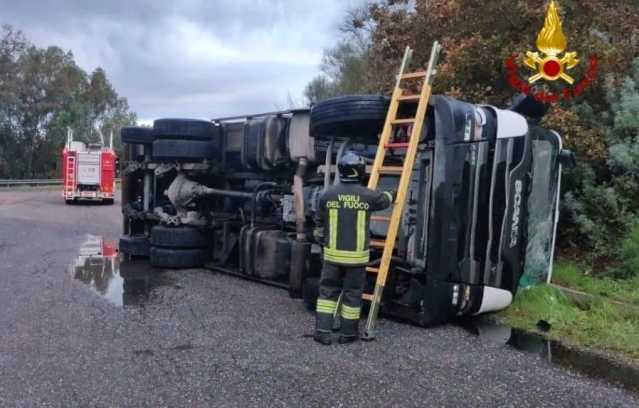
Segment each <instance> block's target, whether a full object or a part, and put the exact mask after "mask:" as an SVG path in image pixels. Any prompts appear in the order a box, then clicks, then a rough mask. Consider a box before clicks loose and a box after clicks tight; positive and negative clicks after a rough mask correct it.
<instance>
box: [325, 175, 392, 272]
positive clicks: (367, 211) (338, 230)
mask: <svg viewBox="0 0 639 408" xmlns="http://www.w3.org/2000/svg"><path fill="white" fill-rule="evenodd" d="M392 201H393V196H392V194H391V193H388V192H377V191H373V190H369V189H368V188H366V187H364V186H361V185H359V184H355V183H342V184H340V185H337V186H332V187H329V188H328V189H327V190H326V191H325V192H324V194H322V196H321V197H320V201H319V214H318V215H319V217H320V219H319V223H320V225H323V226H324V239H325V241H324V243H325V246H324V260H325V261H328V262H331V263H334V264H338V265H352V266H356V265H357V266H358V265H363V264H366V263H368V261H369V242H370V233H369V225H370V218H371V213H372V212H374V211H379V210H383V209H385V208H388V207H389V206H390V205H391V204H392Z"/></svg>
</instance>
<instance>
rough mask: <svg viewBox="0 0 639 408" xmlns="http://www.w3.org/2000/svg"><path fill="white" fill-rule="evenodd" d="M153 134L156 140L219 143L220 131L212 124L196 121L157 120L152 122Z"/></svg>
mask: <svg viewBox="0 0 639 408" xmlns="http://www.w3.org/2000/svg"><path fill="white" fill-rule="evenodd" d="M153 133H154V134H155V137H157V138H158V139H183V140H200V141H209V142H210V141H219V140H221V138H222V129H221V128H220V127H219V126H216V125H214V124H213V123H212V122H209V121H206V120H197V119H158V120H156V121H155V122H153Z"/></svg>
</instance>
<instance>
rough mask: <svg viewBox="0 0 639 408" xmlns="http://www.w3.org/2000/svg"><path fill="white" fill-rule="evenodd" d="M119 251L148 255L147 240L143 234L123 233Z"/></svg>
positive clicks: (148, 246)
mask: <svg viewBox="0 0 639 408" xmlns="http://www.w3.org/2000/svg"><path fill="white" fill-rule="evenodd" d="M119 247H120V252H121V253H123V254H127V255H132V256H149V248H150V245H149V240H148V239H147V238H146V237H145V236H144V235H123V236H122V237H121V238H120V245H119Z"/></svg>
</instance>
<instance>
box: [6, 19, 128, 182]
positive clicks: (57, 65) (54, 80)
mask: <svg viewBox="0 0 639 408" xmlns="http://www.w3.org/2000/svg"><path fill="white" fill-rule="evenodd" d="M2 32H3V34H2V37H1V40H0V177H11V178H20V177H27V178H32V177H48V176H54V175H55V174H56V173H55V171H56V167H57V162H58V158H59V154H60V151H61V150H62V147H63V145H64V143H65V141H66V128H67V127H71V128H73V129H74V130H75V134H76V135H78V136H79V137H78V138H79V139H81V140H85V141H96V140H97V136H96V135H95V134H93V133H95V132H94V131H93V128H94V126H99V127H100V129H102V130H103V131H104V132H106V134H108V132H110V131H112V130H113V131H114V132H116V134H119V129H120V128H121V127H122V126H125V125H130V124H133V123H135V114H133V113H131V112H129V107H128V103H127V101H126V99H124V98H120V97H119V96H118V95H117V93H116V92H115V90H114V89H113V87H112V85H111V84H110V83H109V81H108V79H107V77H106V73H105V72H104V70H103V69H101V68H98V69H96V70H95V71H94V72H93V73H92V74H91V75H87V73H86V72H84V71H83V70H82V69H81V68H80V67H78V66H77V65H76V64H75V61H74V58H73V54H72V53H71V52H65V51H63V50H62V49H60V48H58V47H48V48H38V47H36V46H34V45H32V44H30V43H29V42H28V41H27V40H26V38H25V37H24V35H23V34H22V33H21V32H20V31H16V30H15V29H13V28H12V27H10V26H3V28H2Z"/></svg>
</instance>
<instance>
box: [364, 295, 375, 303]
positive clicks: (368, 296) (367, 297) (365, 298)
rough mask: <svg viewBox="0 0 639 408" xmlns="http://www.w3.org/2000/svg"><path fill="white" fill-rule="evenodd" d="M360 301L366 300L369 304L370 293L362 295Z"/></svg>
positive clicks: (371, 298) (371, 296)
mask: <svg viewBox="0 0 639 408" xmlns="http://www.w3.org/2000/svg"><path fill="white" fill-rule="evenodd" d="M362 299H364V300H368V301H369V302H370V301H371V300H373V295H371V294H370V293H362Z"/></svg>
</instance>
